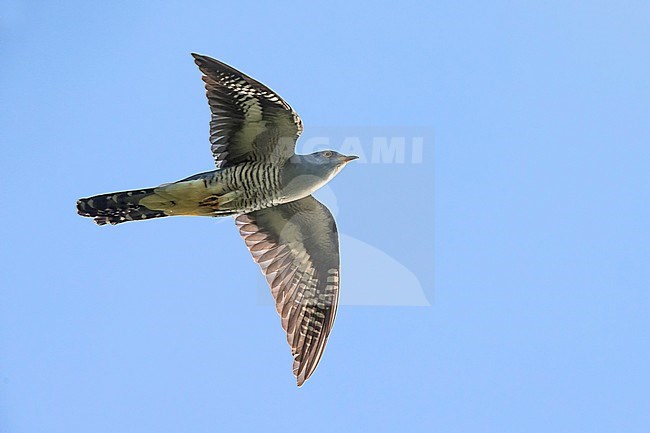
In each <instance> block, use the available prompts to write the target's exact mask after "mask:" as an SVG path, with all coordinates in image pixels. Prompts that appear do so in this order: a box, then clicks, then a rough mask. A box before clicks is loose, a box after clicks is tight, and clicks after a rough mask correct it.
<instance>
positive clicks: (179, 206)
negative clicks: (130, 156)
mask: <svg viewBox="0 0 650 433" xmlns="http://www.w3.org/2000/svg"><path fill="white" fill-rule="evenodd" d="M193 56H194V58H195V61H196V63H197V65H198V66H199V68H200V69H201V71H202V72H203V73H204V77H203V80H204V81H205V83H206V89H207V96H208V101H209V103H210V108H211V110H212V120H211V123H210V132H211V138H210V141H211V143H212V152H213V155H214V158H215V162H216V164H217V170H214V171H209V172H205V173H199V174H196V175H193V176H190V177H188V178H185V179H182V180H180V181H177V182H172V183H167V184H162V185H160V186H158V187H155V188H146V189H139V190H131V191H124V192H117V193H110V194H102V195H98V196H93V197H89V198H84V199H80V200H79V201H78V202H77V211H78V213H79V214H80V215H83V216H89V217H93V218H94V220H95V222H96V223H97V224H99V225H104V224H113V225H114V224H119V223H123V222H128V221H138V220H145V219H151V218H161V217H166V216H177V215H195V216H210V217H221V216H235V221H236V223H237V226H238V227H239V230H240V233H241V235H242V237H243V238H244V240H245V242H246V245H247V246H248V248H249V250H250V252H251V254H252V255H253V258H254V259H255V261H257V262H258V263H259V265H260V267H261V268H262V271H263V273H264V274H265V276H266V279H267V281H268V283H269V285H270V287H271V293H272V294H273V296H274V298H275V300H276V308H277V310H278V313H279V314H280V316H281V318H282V326H283V328H284V329H285V331H286V332H287V340H288V342H289V344H290V346H291V348H292V353H293V355H294V374H295V375H296V377H297V380H298V385H302V383H304V381H305V380H306V379H307V378H308V377H309V376H310V375H311V373H312V372H313V371H314V369H315V368H316V366H317V364H318V361H319V360H320V358H321V356H322V353H323V349H324V348H325V343H326V342H327V337H328V335H329V331H330V329H331V327H332V324H333V322H334V317H335V316H336V307H337V303H338V288H339V253H338V234H337V230H336V224H335V223H334V219H333V218H332V215H331V214H330V212H329V211H328V210H327V208H326V207H325V206H324V205H322V204H321V203H319V202H318V201H317V200H315V199H314V198H313V197H312V196H311V193H312V192H314V191H316V190H317V189H318V188H320V187H321V186H323V185H324V184H325V183H327V182H328V181H329V180H330V179H331V178H333V177H334V176H335V175H336V174H337V173H338V172H339V171H340V170H341V169H342V168H343V166H344V165H345V164H346V163H347V162H349V161H351V160H353V159H355V158H356V157H348V156H344V155H341V154H338V153H336V152H334V151H322V152H315V153H312V154H310V155H296V154H295V153H294V147H295V141H296V140H297V138H298V136H299V135H300V132H301V131H302V121H301V120H300V117H299V116H298V115H297V114H296V113H295V112H294V111H293V109H291V107H290V106H289V105H288V104H287V103H286V102H284V101H283V100H282V99H281V98H280V97H279V96H278V95H276V94H275V93H274V92H272V91H271V90H270V89H269V88H267V87H266V86H264V85H263V84H261V83H259V82H257V81H255V80H253V79H252V78H250V77H248V76H246V75H244V74H242V73H241V72H239V71H237V70H235V69H233V68H231V67H230V66H228V65H225V64H223V63H221V62H219V61H217V60H215V59H211V58H209V57H205V56H200V55H198V54H193Z"/></svg>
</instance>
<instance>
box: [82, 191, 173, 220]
mask: <svg viewBox="0 0 650 433" xmlns="http://www.w3.org/2000/svg"><path fill="white" fill-rule="evenodd" d="M155 194H156V193H155V192H154V188H148V189H138V190H133V191H124V192H114V193H111V194H102V195H96V196H94V197H89V198H82V199H80V200H78V201H77V213H78V214H79V215H82V216H87V217H92V218H94V220H95V223H96V224H97V225H100V226H103V225H104V224H120V223H124V222H127V221H140V220H145V219H151V218H161V217H164V216H167V214H166V213H165V212H163V211H162V210H152V209H149V208H148V207H146V206H143V205H142V204H140V203H141V200H142V199H144V198H146V197H150V196H152V195H155Z"/></svg>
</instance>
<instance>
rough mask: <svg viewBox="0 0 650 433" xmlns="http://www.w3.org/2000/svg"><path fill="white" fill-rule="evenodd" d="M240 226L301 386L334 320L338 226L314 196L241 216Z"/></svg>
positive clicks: (317, 360)
mask: <svg viewBox="0 0 650 433" xmlns="http://www.w3.org/2000/svg"><path fill="white" fill-rule="evenodd" d="M236 223H237V226H238V228H239V232H240V233H241V235H242V237H243V238H244V241H245V242H246V246H247V247H248V249H249V250H250V252H251V254H252V255H253V258H254V259H255V261H256V262H257V263H258V264H259V265H260V267H261V268H262V272H263V273H264V275H265V276H266V280H267V281H268V283H269V286H270V287H271V293H272V294H273V298H274V299H275V305H276V309H277V311H278V313H279V314H280V317H281V318H282V327H283V328H284V330H285V331H286V332H287V341H288V343H289V345H290V346H291V353H292V354H293V357H294V363H293V373H294V375H295V376H296V379H297V382H298V386H301V385H302V384H303V383H304V382H305V380H307V379H308V378H309V376H310V375H311V374H312V373H313V372H314V370H315V369H316V366H317V365H318V362H319V360H320V358H321V356H322V355H323V350H324V349H325V344H326V343H327V338H328V336H329V333H330V330H331V329H332V325H333V323H334V318H335V317H336V308H337V305H338V297H339V240H338V233H337V230H336V223H335V221H334V218H333V217H332V214H331V213H330V211H329V210H328V209H327V207H325V205H323V204H322V203H320V202H319V201H318V200H316V199H315V198H313V197H312V196H308V197H305V198H303V199H300V200H297V201H294V202H291V203H286V204H283V205H280V206H276V207H272V208H267V209H262V210H259V211H255V212H251V213H248V214H244V215H240V216H238V217H237V218H236Z"/></svg>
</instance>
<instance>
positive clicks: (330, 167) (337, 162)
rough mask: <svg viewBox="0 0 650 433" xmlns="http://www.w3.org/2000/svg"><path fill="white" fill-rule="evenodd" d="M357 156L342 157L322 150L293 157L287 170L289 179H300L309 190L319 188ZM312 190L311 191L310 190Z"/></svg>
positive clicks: (330, 151)
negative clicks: (307, 185)
mask: <svg viewBox="0 0 650 433" xmlns="http://www.w3.org/2000/svg"><path fill="white" fill-rule="evenodd" d="M357 158H358V156H347V155H342V154H340V153H338V152H335V151H333V150H322V151H320V152H314V153H310V154H308V155H294V156H293V158H291V160H290V166H291V167H290V168H289V170H288V172H289V173H291V174H290V178H300V179H301V181H304V182H306V183H307V184H309V185H310V186H309V188H312V187H315V188H320V187H321V186H322V185H324V184H325V183H327V182H328V181H329V180H330V179H332V178H333V177H334V176H336V175H337V174H338V172H340V171H341V169H342V168H343V167H345V165H346V164H347V163H348V162H350V161H353V160H355V159H357ZM312 190H313V189H312Z"/></svg>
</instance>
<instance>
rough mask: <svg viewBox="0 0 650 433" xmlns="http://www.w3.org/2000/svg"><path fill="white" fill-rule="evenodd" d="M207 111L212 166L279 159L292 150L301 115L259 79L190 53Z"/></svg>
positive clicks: (218, 166)
mask: <svg viewBox="0 0 650 433" xmlns="http://www.w3.org/2000/svg"><path fill="white" fill-rule="evenodd" d="M192 56H193V57H194V61H195V62H196V64H197V65H198V67H199V69H200V70H201V72H202V73H203V81H205V88H206V94H207V96H208V103H209V104H210V110H211V111H212V118H211V120H210V143H212V154H213V156H214V160H215V163H216V164H217V168H220V169H221V168H225V167H228V166H232V165H236V164H239V163H240V162H243V161H281V160H285V159H288V158H290V157H291V156H293V154H294V148H295V143H296V140H297V139H298V137H299V136H300V133H301V132H302V120H300V116H298V114H297V113H296V112H295V111H293V109H292V108H291V107H290V106H289V104H287V103H286V102H285V101H284V100H283V99H282V98H281V97H280V96H278V95H277V94H276V93H275V92H273V91H272V90H271V89H269V88H268V87H266V86H265V85H264V84H262V83H260V82H258V81H256V80H254V79H252V78H251V77H249V76H248V75H246V74H243V73H241V72H239V71H238V70H236V69H234V68H232V67H230V66H228V65H226V64H225V63H222V62H220V61H218V60H215V59H213V58H210V57H207V56H202V55H200V54H195V53H193V54H192Z"/></svg>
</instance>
